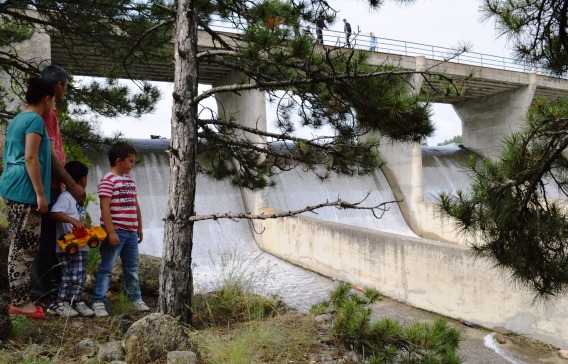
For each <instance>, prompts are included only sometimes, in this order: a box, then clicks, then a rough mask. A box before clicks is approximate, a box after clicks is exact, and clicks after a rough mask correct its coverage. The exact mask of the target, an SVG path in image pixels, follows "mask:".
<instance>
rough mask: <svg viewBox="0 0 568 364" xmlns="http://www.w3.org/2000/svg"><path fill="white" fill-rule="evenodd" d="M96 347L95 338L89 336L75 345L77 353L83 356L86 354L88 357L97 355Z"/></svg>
mask: <svg viewBox="0 0 568 364" xmlns="http://www.w3.org/2000/svg"><path fill="white" fill-rule="evenodd" d="M95 349H96V346H95V342H94V341H93V339H90V338H87V339H83V340H81V341H79V342H78V343H77V344H76V345H75V354H76V355H77V356H81V357H84V356H86V357H88V358H92V357H93V356H95V352H96V350H95Z"/></svg>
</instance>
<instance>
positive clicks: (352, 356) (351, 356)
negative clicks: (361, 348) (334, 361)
mask: <svg viewBox="0 0 568 364" xmlns="http://www.w3.org/2000/svg"><path fill="white" fill-rule="evenodd" d="M343 358H344V359H347V360H348V363H358V362H359V356H358V355H357V353H356V352H354V351H348V352H347V353H345V355H343Z"/></svg>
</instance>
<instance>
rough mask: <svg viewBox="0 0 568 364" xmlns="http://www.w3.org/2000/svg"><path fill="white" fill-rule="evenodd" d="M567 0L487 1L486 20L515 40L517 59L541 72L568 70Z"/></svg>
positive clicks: (485, 2)
mask: <svg viewBox="0 0 568 364" xmlns="http://www.w3.org/2000/svg"><path fill="white" fill-rule="evenodd" d="M565 5H566V4H565V2H564V1H562V0H546V1H545V0H538V1H529V2H515V1H506V0H484V1H483V8H482V9H483V11H484V13H485V17H486V19H492V20H494V21H495V25H496V28H497V29H498V30H499V32H500V33H501V34H503V35H505V36H507V38H508V39H509V40H510V41H511V42H510V43H511V44H512V45H513V49H514V51H515V54H516V56H517V58H518V59H519V60H520V61H522V62H524V63H525V64H526V65H527V67H529V68H530V67H533V66H537V67H539V72H550V73H552V74H555V75H565V74H566V72H567V71H568V35H567V34H568V33H567V30H568V28H567V23H566V19H565V17H566V8H565Z"/></svg>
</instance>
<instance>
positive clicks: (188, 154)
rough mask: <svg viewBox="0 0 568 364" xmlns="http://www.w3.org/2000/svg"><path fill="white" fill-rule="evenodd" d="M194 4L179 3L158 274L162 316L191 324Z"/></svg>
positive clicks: (182, 0)
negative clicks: (168, 176)
mask: <svg viewBox="0 0 568 364" xmlns="http://www.w3.org/2000/svg"><path fill="white" fill-rule="evenodd" d="M196 55H197V13H196V0H179V1H178V7H177V17H176V36H175V76H174V77H175V83H174V93H173V99H174V103H173V107H172V138H171V145H170V148H171V149H170V184H169V191H168V207H167V211H166V217H165V224H164V251H163V255H162V256H163V259H162V267H161V272H160V312H162V313H165V314H168V315H171V316H173V317H176V318H178V319H179V320H180V321H182V322H184V323H190V322H191V296H192V293H193V274H192V271H191V250H192V246H193V223H192V222H190V221H189V218H190V217H191V216H193V215H194V214H195V206H194V203H195V187H196V186H195V184H196V150H197V106H196V105H194V104H193V102H191V100H193V98H194V97H195V96H196V95H197V58H196Z"/></svg>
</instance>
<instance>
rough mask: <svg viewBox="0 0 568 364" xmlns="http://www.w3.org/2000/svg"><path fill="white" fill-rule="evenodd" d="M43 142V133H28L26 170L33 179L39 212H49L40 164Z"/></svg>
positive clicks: (25, 156)
mask: <svg viewBox="0 0 568 364" xmlns="http://www.w3.org/2000/svg"><path fill="white" fill-rule="evenodd" d="M40 142H41V135H40V134H38V133H28V134H26V147H25V152H24V158H25V164H26V171H27V172H28V175H29V176H30V180H31V181H32V186H33V187H34V191H35V194H36V201H37V209H36V211H37V212H39V213H42V214H43V213H46V212H47V205H48V202H47V198H46V197H45V191H44V190H43V183H42V181H41V169H40V166H39V159H38V158H39V157H38V151H39V144H40Z"/></svg>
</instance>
